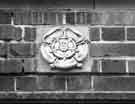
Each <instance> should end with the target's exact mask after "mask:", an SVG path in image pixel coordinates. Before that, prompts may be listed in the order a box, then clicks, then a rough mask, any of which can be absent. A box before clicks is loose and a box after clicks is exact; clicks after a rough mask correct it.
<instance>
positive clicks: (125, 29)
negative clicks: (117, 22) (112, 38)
mask: <svg viewBox="0 0 135 104" xmlns="http://www.w3.org/2000/svg"><path fill="white" fill-rule="evenodd" d="M124 31H125V41H128V40H127V27H125V28H124Z"/></svg>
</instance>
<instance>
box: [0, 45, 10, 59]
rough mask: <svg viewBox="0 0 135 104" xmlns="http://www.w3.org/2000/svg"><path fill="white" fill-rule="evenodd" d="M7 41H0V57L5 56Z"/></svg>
mask: <svg viewBox="0 0 135 104" xmlns="http://www.w3.org/2000/svg"><path fill="white" fill-rule="evenodd" d="M7 49H8V47H7V43H5V42H0V56H1V57H6V56H7Z"/></svg>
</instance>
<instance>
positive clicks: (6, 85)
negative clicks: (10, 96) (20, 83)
mask: <svg viewBox="0 0 135 104" xmlns="http://www.w3.org/2000/svg"><path fill="white" fill-rule="evenodd" d="M0 84H1V85H0V91H14V78H13V77H8V76H6V77H0Z"/></svg>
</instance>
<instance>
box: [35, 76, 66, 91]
mask: <svg viewBox="0 0 135 104" xmlns="http://www.w3.org/2000/svg"><path fill="white" fill-rule="evenodd" d="M37 83H38V84H37V85H38V90H46V91H60V90H65V76H63V75H62V76H58V75H46V76H39V77H38V80H37Z"/></svg>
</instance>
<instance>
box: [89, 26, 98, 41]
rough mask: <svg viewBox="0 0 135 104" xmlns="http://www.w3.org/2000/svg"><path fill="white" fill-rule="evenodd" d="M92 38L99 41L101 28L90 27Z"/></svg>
mask: <svg viewBox="0 0 135 104" xmlns="http://www.w3.org/2000/svg"><path fill="white" fill-rule="evenodd" d="M90 40H91V41H99V40H100V30H99V28H90Z"/></svg>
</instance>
